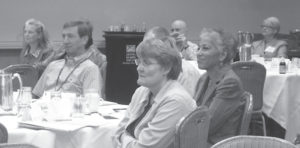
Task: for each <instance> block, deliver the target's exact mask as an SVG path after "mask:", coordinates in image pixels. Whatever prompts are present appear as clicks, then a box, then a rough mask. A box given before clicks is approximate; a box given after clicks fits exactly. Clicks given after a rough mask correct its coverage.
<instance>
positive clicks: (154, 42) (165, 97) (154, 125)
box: [113, 39, 196, 148]
mask: <svg viewBox="0 0 300 148" xmlns="http://www.w3.org/2000/svg"><path fill="white" fill-rule="evenodd" d="M136 54H137V60H136V64H137V72H138V80H137V83H138V84H139V85H141V87H139V88H138V89H137V90H136V91H135V93H134V94H133V96H132V99H131V102H130V104H129V107H128V109H127V112H126V114H125V117H124V118H123V119H122V120H121V122H120V124H119V126H118V128H117V132H116V134H115V136H114V138H113V144H114V146H115V147H117V148H125V147H126V148H144V147H148V148H162V147H165V148H167V147H173V145H172V144H173V142H174V136H175V129H176V123H177V122H178V121H179V119H180V118H182V117H183V116H185V115H187V114H188V113H190V112H191V111H193V110H194V109H195V108H196V103H195V101H194V100H193V99H192V97H191V96H190V95H189V93H188V92H187V91H186V90H185V89H184V88H183V87H182V86H181V85H180V84H179V82H177V80H176V79H177V78H178V75H179V73H180V71H181V58H180V55H179V53H178V51H176V50H175V49H172V48H170V46H168V45H166V43H164V42H163V41H161V40H159V39H148V40H145V41H143V42H142V43H140V44H139V45H138V47H137V50H136Z"/></svg>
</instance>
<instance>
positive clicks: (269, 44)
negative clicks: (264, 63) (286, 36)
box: [253, 17, 287, 59]
mask: <svg viewBox="0 0 300 148" xmlns="http://www.w3.org/2000/svg"><path fill="white" fill-rule="evenodd" d="M261 29H262V35H263V37H264V38H263V39H262V40H259V41H256V42H253V54H257V55H260V56H262V57H265V58H268V59H270V58H272V57H285V58H286V57H287V43H286V42H285V41H283V40H279V39H277V38H276V36H277V34H278V33H279V30H280V22H279V19H278V18H276V17H269V18H267V19H265V20H264V21H263V24H262V25H261Z"/></svg>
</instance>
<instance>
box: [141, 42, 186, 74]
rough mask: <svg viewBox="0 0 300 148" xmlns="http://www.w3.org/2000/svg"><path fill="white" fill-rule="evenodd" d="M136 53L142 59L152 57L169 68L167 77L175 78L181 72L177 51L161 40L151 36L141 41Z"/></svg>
mask: <svg viewBox="0 0 300 148" xmlns="http://www.w3.org/2000/svg"><path fill="white" fill-rule="evenodd" d="M136 54H137V56H138V57H141V58H143V59H149V58H153V59H155V60H156V61H157V62H158V64H159V65H161V66H162V67H163V68H165V69H170V71H169V73H168V74H167V78H168V79H172V80H176V79H177V78H178V76H179V73H180V72H181V69H182V65H181V58H180V55H179V53H178V52H177V51H176V50H174V49H172V48H171V47H170V46H168V45H166V44H165V43H164V42H163V41H162V40H159V39H156V38H152V39H148V40H145V41H142V42H141V43H140V44H139V45H138V47H137V49H136Z"/></svg>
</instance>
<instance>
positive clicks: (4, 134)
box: [0, 123, 8, 143]
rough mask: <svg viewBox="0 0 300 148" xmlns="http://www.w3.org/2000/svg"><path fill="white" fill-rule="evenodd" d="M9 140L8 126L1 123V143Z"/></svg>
mask: <svg viewBox="0 0 300 148" xmlns="http://www.w3.org/2000/svg"><path fill="white" fill-rule="evenodd" d="M7 140H8V133H7V129H6V127H5V126H4V125H3V124H2V123H0V143H6V142H7Z"/></svg>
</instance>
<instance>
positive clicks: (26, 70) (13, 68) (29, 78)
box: [4, 64, 39, 91]
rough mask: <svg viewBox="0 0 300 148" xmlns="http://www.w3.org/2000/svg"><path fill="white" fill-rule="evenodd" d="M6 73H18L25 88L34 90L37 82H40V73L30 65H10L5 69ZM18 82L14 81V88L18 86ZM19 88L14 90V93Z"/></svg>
mask: <svg viewBox="0 0 300 148" xmlns="http://www.w3.org/2000/svg"><path fill="white" fill-rule="evenodd" d="M4 71H5V72H6V73H18V74H20V76H21V78H22V81H23V86H27V87H31V88H34V86H35V84H36V82H37V81H38V78H39V74H38V71H37V70H36V69H35V68H34V67H33V66H31V65H28V64H16V65H10V66H8V67H6V68H4ZM17 83H18V82H17V81H13V84H14V85H13V86H18V85H15V84H17ZM16 90H17V88H14V91H16Z"/></svg>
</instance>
